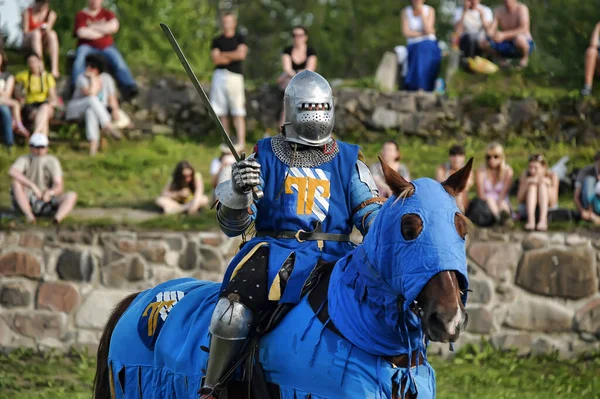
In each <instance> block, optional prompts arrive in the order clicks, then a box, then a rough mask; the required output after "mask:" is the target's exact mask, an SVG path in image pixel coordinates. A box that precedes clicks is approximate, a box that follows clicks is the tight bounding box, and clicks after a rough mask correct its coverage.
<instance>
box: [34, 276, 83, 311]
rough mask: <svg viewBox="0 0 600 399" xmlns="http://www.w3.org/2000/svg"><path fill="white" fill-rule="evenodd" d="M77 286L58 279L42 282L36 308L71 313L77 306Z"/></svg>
mask: <svg viewBox="0 0 600 399" xmlns="http://www.w3.org/2000/svg"><path fill="white" fill-rule="evenodd" d="M80 300H81V298H80V296H79V292H78V291H77V287H75V286H73V285H72V284H70V283H64V282H60V281H55V282H47V283H43V284H42V285H41V286H40V289H39V290H38V296H37V307H38V309H48V310H54V311H57V312H65V313H71V312H72V311H73V310H75V309H76V308H77V306H79V303H80Z"/></svg>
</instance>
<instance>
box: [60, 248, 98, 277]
mask: <svg viewBox="0 0 600 399" xmlns="http://www.w3.org/2000/svg"><path fill="white" fill-rule="evenodd" d="M95 263H96V262H95V260H94V257H93V256H92V255H91V254H90V253H89V252H82V251H77V250H72V249H67V250H65V251H64V252H63V253H62V254H61V255H60V256H59V257H58V261H57V263H56V272H57V273H58V276H59V277H60V278H61V279H62V280H70V281H90V280H91V278H92V275H93V273H94V268H95Z"/></svg>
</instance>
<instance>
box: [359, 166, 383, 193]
mask: <svg viewBox="0 0 600 399" xmlns="http://www.w3.org/2000/svg"><path fill="white" fill-rule="evenodd" d="M356 169H357V170H358V178H359V179H360V181H361V182H363V183H365V184H366V185H367V186H368V187H369V190H371V193H372V194H373V195H374V196H375V197H379V189H378V188H377V185H376V184H375V180H374V179H373V175H372V174H371V171H370V170H369V167H368V166H367V164H366V163H364V162H363V161H361V160H360V159H358V160H357V161H356Z"/></svg>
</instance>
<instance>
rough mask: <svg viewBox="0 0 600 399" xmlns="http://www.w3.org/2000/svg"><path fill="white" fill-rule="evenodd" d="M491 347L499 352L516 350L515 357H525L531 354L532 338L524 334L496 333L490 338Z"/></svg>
mask: <svg viewBox="0 0 600 399" xmlns="http://www.w3.org/2000/svg"><path fill="white" fill-rule="evenodd" d="M490 341H491V343H492V345H493V346H494V347H495V348H496V349H499V350H503V351H507V350H517V355H519V356H527V355H529V354H530V353H531V346H532V344H533V337H532V336H531V334H526V333H506V332H504V333H498V334H494V335H493V336H492V338H491V340H490Z"/></svg>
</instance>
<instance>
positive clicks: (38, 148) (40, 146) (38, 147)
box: [29, 145, 48, 150]
mask: <svg viewBox="0 0 600 399" xmlns="http://www.w3.org/2000/svg"><path fill="white" fill-rule="evenodd" d="M29 147H31V148H35V149H36V150H41V149H42V148H48V147H47V146H45V145H30V146H29Z"/></svg>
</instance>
